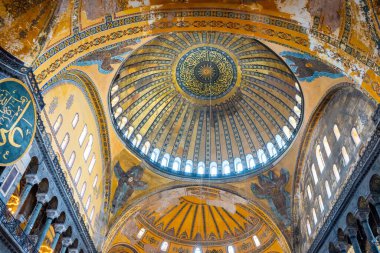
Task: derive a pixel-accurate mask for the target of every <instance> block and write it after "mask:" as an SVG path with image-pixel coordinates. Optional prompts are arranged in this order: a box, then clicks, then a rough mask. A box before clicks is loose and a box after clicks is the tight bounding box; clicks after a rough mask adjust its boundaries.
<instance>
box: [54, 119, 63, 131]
mask: <svg viewBox="0 0 380 253" xmlns="http://www.w3.org/2000/svg"><path fill="white" fill-rule="evenodd" d="M62 122H63V117H62V115H61V114H60V115H58V118H57V119H56V120H55V123H54V125H53V131H54V133H55V134H56V133H58V131H59V129H60V128H61V126H62Z"/></svg>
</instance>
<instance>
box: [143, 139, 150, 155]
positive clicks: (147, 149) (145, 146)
mask: <svg viewBox="0 0 380 253" xmlns="http://www.w3.org/2000/svg"><path fill="white" fill-rule="evenodd" d="M149 148H150V142H149V141H147V142H145V144H144V146H143V147H142V149H141V152H143V154H148V152H149Z"/></svg>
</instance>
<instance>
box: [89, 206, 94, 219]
mask: <svg viewBox="0 0 380 253" xmlns="http://www.w3.org/2000/svg"><path fill="white" fill-rule="evenodd" d="M94 212H95V207H92V209H91V213H90V221H92V218H94Z"/></svg>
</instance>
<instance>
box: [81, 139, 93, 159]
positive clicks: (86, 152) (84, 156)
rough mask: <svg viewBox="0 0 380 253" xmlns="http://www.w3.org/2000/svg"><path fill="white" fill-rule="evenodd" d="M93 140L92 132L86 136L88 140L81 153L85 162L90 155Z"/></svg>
mask: <svg viewBox="0 0 380 253" xmlns="http://www.w3.org/2000/svg"><path fill="white" fill-rule="evenodd" d="M93 142H94V137H93V136H92V134H90V135H89V136H88V142H87V145H86V148H85V149H84V153H83V158H84V160H85V161H86V162H87V159H88V157H89V156H90V153H91V149H92V144H93Z"/></svg>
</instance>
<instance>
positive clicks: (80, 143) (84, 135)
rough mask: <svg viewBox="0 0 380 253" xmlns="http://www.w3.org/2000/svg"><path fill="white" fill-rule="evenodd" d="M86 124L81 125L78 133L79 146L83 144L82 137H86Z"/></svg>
mask: <svg viewBox="0 0 380 253" xmlns="http://www.w3.org/2000/svg"><path fill="white" fill-rule="evenodd" d="M87 131H88V130H87V125H84V127H83V129H82V132H81V134H80V135H79V139H78V141H79V146H81V147H82V145H83V142H84V139H85V138H86V135H87Z"/></svg>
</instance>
